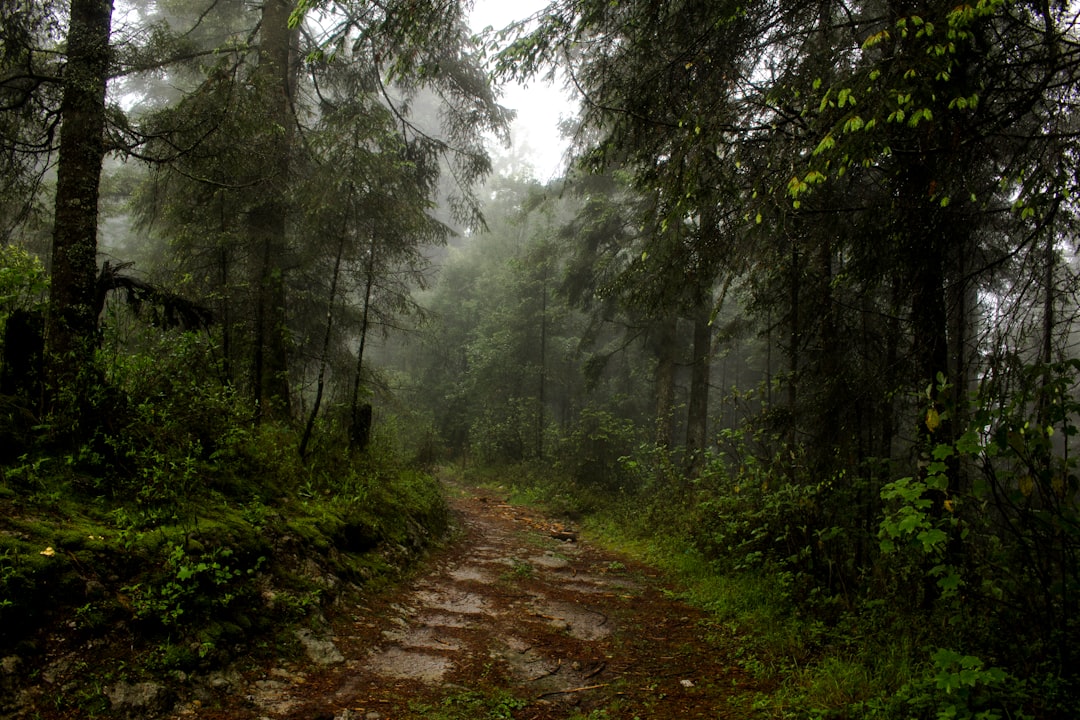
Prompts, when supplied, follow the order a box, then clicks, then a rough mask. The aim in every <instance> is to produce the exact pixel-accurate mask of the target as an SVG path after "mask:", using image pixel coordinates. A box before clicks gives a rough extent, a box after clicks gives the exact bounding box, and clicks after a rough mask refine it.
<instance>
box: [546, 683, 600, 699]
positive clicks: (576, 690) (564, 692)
mask: <svg viewBox="0 0 1080 720" xmlns="http://www.w3.org/2000/svg"><path fill="white" fill-rule="evenodd" d="M607 686H608V684H607V683H601V684H599V685H586V686H585V687H579V688H571V689H569V690H556V691H554V692H546V693H544V694H543V695H537V696H536V699H537V700H543V699H544V698H546V697H551V696H552V695H569V694H570V693H579V692H585V691H586V690H598V689H599V688H603V687H607Z"/></svg>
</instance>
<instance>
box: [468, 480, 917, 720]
mask: <svg viewBox="0 0 1080 720" xmlns="http://www.w3.org/2000/svg"><path fill="white" fill-rule="evenodd" d="M457 472H462V471H461V470H460V469H459V470H458V471H457ZM465 474H466V475H468V472H467V471H466V473H465ZM506 477H515V478H518V480H517V481H516V482H515V483H514V484H513V485H512V486H511V487H509V488H508V490H509V492H510V496H511V499H512V501H513V502H517V503H521V504H526V505H532V506H535V507H541V508H543V509H544V510H545V511H547V512H550V513H552V514H554V515H556V516H558V515H563V516H566V515H576V516H580V517H581V525H582V530H583V535H584V536H585V537H586V538H587V539H588V540H590V541H591V542H594V543H597V544H600V545H603V546H605V547H607V548H609V549H611V550H615V551H617V552H619V553H622V554H624V555H627V556H629V557H631V558H634V559H636V560H639V561H643V562H645V563H647V564H649V565H651V566H653V567H656V568H658V569H660V570H661V571H663V572H664V573H665V574H667V575H668V576H669V577H670V578H672V579H673V580H674V581H675V584H676V586H677V587H678V588H679V590H678V591H677V595H678V597H679V599H681V600H683V601H685V602H687V603H688V604H690V605H693V606H696V607H698V608H701V609H704V610H705V611H707V613H708V619H707V621H705V622H704V623H703V624H702V626H701V632H702V633H703V635H704V636H705V637H706V638H707V639H708V640H709V641H710V642H711V643H712V644H713V645H714V646H715V647H716V648H717V651H718V652H723V653H726V654H727V656H728V657H729V658H730V659H731V662H732V663H733V664H734V665H737V666H739V667H740V668H741V669H742V670H743V671H744V672H746V673H747V674H748V675H749V676H750V677H752V678H754V679H755V680H756V681H757V685H758V686H759V687H760V688H761V690H760V691H759V692H758V693H757V694H756V695H753V696H750V697H749V698H747V697H745V696H744V697H742V698H741V699H740V700H739V701H738V702H739V703H740V705H741V707H740V710H739V712H740V713H741V714H744V715H745V716H746V717H755V718H776V719H778V720H779V719H782V720H811V719H815V720H816V719H819V718H833V717H846V716H847V713H848V712H849V710H851V709H854V708H858V707H860V703H862V702H864V701H866V700H867V699H869V698H875V697H891V696H892V695H893V694H894V693H895V692H897V690H898V689H899V688H901V687H902V686H903V685H904V684H905V683H908V682H909V681H913V680H914V679H916V678H918V677H920V676H922V675H923V672H924V668H922V667H920V666H919V665H918V663H917V661H916V660H914V658H917V657H919V654H920V650H919V647H920V643H921V642H923V641H924V640H925V638H924V637H923V634H922V629H921V628H912V630H911V632H907V633H905V632H899V633H898V632H897V631H896V627H895V625H892V624H889V622H887V621H884V620H882V621H877V620H875V619H874V618H873V617H870V616H866V615H863V616H859V615H856V614H849V615H846V616H844V617H843V618H842V619H841V621H840V622H839V623H838V624H837V625H835V626H827V625H825V624H824V623H822V622H821V621H819V620H816V619H815V618H814V617H813V615H812V614H808V613H805V612H803V611H802V610H801V609H800V607H801V606H800V603H799V602H796V598H794V597H793V593H794V592H795V589H794V583H793V580H792V578H791V576H790V575H789V574H788V573H786V572H784V571H782V570H780V569H777V568H774V567H757V568H749V569H741V570H731V569H726V570H725V569H723V568H721V567H720V566H719V565H717V564H716V563H715V562H710V561H709V560H707V559H706V558H704V557H703V556H702V555H701V554H700V553H698V552H697V551H695V550H694V549H693V547H692V545H691V543H690V542H689V541H688V539H687V537H688V534H689V533H688V529H687V528H685V527H684V525H685V522H686V518H687V517H690V515H691V513H689V512H687V511H686V509H685V508H684V509H680V508H673V507H670V506H667V505H666V503H668V502H670V499H669V498H665V497H658V496H653V497H642V496H633V497H631V496H628V495H614V496H608V497H607V498H606V499H605V498H604V497H603V496H602V495H599V494H597V493H596V492H595V491H594V490H584V491H581V492H580V493H577V492H576V491H575V488H574V486H573V484H572V483H570V482H568V481H566V480H565V479H554V480H551V479H548V478H540V477H537V476H535V475H533V474H531V472H530V471H529V470H528V469H520V468H515V469H514V471H513V472H506V471H505V470H504V471H503V472H501V473H498V472H496V473H492V472H491V471H486V472H483V473H477V474H475V475H469V477H468V478H467V480H466V481H467V482H473V483H476V484H483V483H485V482H486V483H488V484H491V483H494V482H500V481H503V480H504V479H505V478H506ZM878 622H881V623H884V624H881V625H878V624H876V623H878ZM875 627H878V628H880V629H882V634H881V635H879V636H875V634H874V632H873V631H874V629H875ZM885 628H888V629H887V630H886V629H885ZM852 711H854V710H852ZM597 717H603V715H598V716H597ZM877 717H881V718H886V717H892V716H891V715H889V714H888V712H886V713H884V714H880V715H878V716H877ZM589 720H592V716H590V717H589Z"/></svg>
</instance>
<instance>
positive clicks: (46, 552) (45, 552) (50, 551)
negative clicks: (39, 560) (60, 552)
mask: <svg viewBox="0 0 1080 720" xmlns="http://www.w3.org/2000/svg"><path fill="white" fill-rule="evenodd" d="M55 554H56V551H55V550H53V549H52V548H51V547H47V548H45V549H44V550H42V551H41V552H39V553H38V555H44V556H45V557H52V556H53V555H55Z"/></svg>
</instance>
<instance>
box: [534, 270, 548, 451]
mask: <svg viewBox="0 0 1080 720" xmlns="http://www.w3.org/2000/svg"><path fill="white" fill-rule="evenodd" d="M547 333H548V327H547V265H546V263H545V265H544V278H543V282H542V283H541V284H540V388H539V395H540V398H539V402H538V403H537V408H536V457H538V458H540V459H543V457H544V405H545V404H546V403H547Z"/></svg>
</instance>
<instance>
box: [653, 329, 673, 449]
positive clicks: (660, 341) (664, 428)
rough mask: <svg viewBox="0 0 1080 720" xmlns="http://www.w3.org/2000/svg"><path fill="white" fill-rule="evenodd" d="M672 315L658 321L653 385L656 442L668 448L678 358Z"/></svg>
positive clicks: (671, 429)
mask: <svg viewBox="0 0 1080 720" xmlns="http://www.w3.org/2000/svg"><path fill="white" fill-rule="evenodd" d="M676 324H677V320H676V319H675V318H674V317H668V318H665V319H663V320H661V321H660V323H659V325H658V336H657V338H656V370H655V371H654V374H653V386H654V388H655V390H654V392H655V394H656V444H657V445H658V446H659V447H662V448H670V447H671V443H672V436H673V435H674V430H673V428H672V425H673V424H674V422H675V366H676V362H677V360H678V347H677V345H676V342H675V341H676V332H675V330H676Z"/></svg>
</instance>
